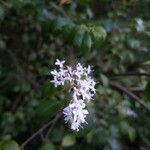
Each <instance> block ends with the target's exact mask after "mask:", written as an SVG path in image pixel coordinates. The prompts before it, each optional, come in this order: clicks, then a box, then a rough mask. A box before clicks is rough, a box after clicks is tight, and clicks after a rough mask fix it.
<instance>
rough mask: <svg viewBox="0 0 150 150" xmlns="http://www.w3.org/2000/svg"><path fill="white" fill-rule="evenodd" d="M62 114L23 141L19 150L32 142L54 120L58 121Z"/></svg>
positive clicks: (53, 121) (22, 149)
mask: <svg viewBox="0 0 150 150" xmlns="http://www.w3.org/2000/svg"><path fill="white" fill-rule="evenodd" d="M61 115H62V114H57V115H56V117H55V118H54V119H53V120H51V121H49V122H48V123H47V124H45V125H43V126H42V127H41V128H40V129H39V130H37V131H36V132H35V133H34V134H32V135H31V136H30V137H29V138H28V139H27V140H26V141H24V142H23V143H22V145H21V150H24V147H25V146H26V145H27V144H28V143H29V142H30V141H31V140H33V139H34V138H35V137H36V136H37V135H39V134H41V132H42V131H43V130H45V129H46V128H48V127H49V126H50V125H51V124H52V123H56V120H58V119H59V118H60V117H61Z"/></svg>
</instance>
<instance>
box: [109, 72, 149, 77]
mask: <svg viewBox="0 0 150 150" xmlns="http://www.w3.org/2000/svg"><path fill="white" fill-rule="evenodd" d="M121 76H146V77H150V73H139V72H133V73H130V72H129V73H118V74H112V75H111V77H121Z"/></svg>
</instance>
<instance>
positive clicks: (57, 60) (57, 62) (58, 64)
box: [55, 59, 65, 68]
mask: <svg viewBox="0 0 150 150" xmlns="http://www.w3.org/2000/svg"><path fill="white" fill-rule="evenodd" d="M64 63H65V61H64V60H63V61H60V60H59V59H56V62H55V65H57V66H59V67H60V68H62V67H63V65H64Z"/></svg>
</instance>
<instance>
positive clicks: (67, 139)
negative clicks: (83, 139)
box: [62, 134, 75, 147]
mask: <svg viewBox="0 0 150 150" xmlns="http://www.w3.org/2000/svg"><path fill="white" fill-rule="evenodd" d="M74 144H75V138H74V136H73V135H70V134H67V135H65V136H64V137H63V140H62V146H64V147H70V146H73V145H74Z"/></svg>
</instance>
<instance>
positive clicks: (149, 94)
mask: <svg viewBox="0 0 150 150" xmlns="http://www.w3.org/2000/svg"><path fill="white" fill-rule="evenodd" d="M144 99H145V100H146V101H150V81H148V83H147V85H146V88H145V90H144Z"/></svg>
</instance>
